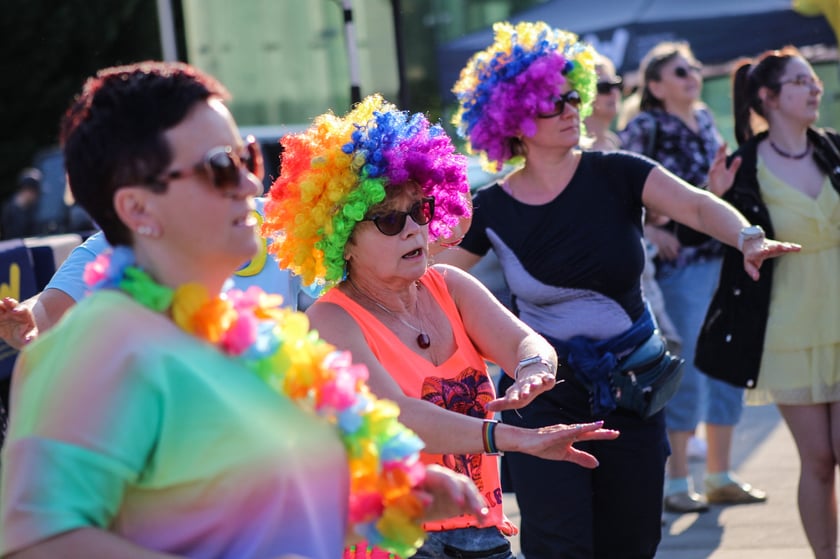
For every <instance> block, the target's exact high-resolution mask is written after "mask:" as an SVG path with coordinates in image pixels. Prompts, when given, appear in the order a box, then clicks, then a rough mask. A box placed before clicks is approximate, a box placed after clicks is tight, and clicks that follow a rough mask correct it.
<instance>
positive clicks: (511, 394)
mask: <svg viewBox="0 0 840 559" xmlns="http://www.w3.org/2000/svg"><path fill="white" fill-rule="evenodd" d="M560 382H563V381H562V380H561V381H560ZM555 384H557V379H556V376H555V374H554V373H553V372H550V371H540V370H537V371H535V372H533V373H532V374H522V375H520V377H519V378H518V379H517V380H516V381H515V382H514V383H513V384H512V385H511V386H510V387H509V388H508V389H507V392H505V395H504V396H501V397H500V398H496V399H495V400H491V401H489V402H487V404H486V405H485V407H486V408H487V410H488V411H492V412H496V411H504V410H517V409H520V408H524V407H525V406H527V405H528V404H530V403H531V402H533V401H534V398H536V397H537V396H539V395H540V394H542V393H543V392H548V391H549V390H551V389H552V388H554V385H555Z"/></svg>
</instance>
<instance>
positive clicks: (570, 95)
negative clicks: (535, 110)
mask: <svg viewBox="0 0 840 559" xmlns="http://www.w3.org/2000/svg"><path fill="white" fill-rule="evenodd" d="M580 102H581V99H580V93H578V92H577V91H575V90H574V89H572V90H571V91H567V92H566V93H564V94H563V95H561V96H560V97H558V98H557V99H556V100H555V101H554V110H553V111H552V112H550V113H543V114H537V118H552V117H555V116H557V115H560V114H563V111H565V110H566V103H568V104H569V105H571V106H572V107H574V108H575V109H578V108H580Z"/></svg>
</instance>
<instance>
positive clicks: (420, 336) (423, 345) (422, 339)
mask: <svg viewBox="0 0 840 559" xmlns="http://www.w3.org/2000/svg"><path fill="white" fill-rule="evenodd" d="M347 281H349V282H350V285H352V286H353V290H354V291H356V293H358V294H359V295H361V296H362V297H364V298H365V299H367V300H368V301H370V302H371V303H373V304H374V305H376V306H377V307H379V308H380V309H382V310H383V311H385V312H386V313H388V314H389V315H391V316H393V317H394V318H396V319H397V320H399V321H400V322H402V323H403V324H404V325H405V326H407V327H409V328H411V329H412V330H414V331H415V332H417V338H416V339H415V341H416V342H417V345H418V346H420V349H428V348H429V346H430V345H432V340H431V338H429V335H428V334H427V333H425V332H424V331H423V330H421V329H419V328H417V327H416V326H414V325H412V324H410V323H408V322H406V321H405V320H403V319H402V317H401V316H399V315H398V314H396V313H395V312H394V311H392V310H391V309H389V308H388V307H386V306H385V305H383V304H382V303H380V302H379V301H377V300H376V299H374V298H373V297H371V296H370V295H368V294H367V293H365V292H364V291H362V290H361V289H359V288H358V287H356V284H355V282H354V281H353V279H352V278H351V277H350V276H347Z"/></svg>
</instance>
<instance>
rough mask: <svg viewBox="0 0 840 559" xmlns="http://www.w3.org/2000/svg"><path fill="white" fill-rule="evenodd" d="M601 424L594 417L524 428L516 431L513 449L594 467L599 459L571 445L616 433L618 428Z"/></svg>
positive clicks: (602, 438)
mask: <svg viewBox="0 0 840 559" xmlns="http://www.w3.org/2000/svg"><path fill="white" fill-rule="evenodd" d="M603 426H604V422H603V421H596V422H594V423H577V424H575V425H564V424H562V423H558V424H557V425H549V426H548V427H540V428H539V429H523V430H522V432H520V433H517V447H518V448H517V449H516V450H517V451H518V452H524V453H527V454H531V455H533V456H538V457H539V458H544V459H546V460H564V461H566V462H572V463H574V464H577V465H579V466H583V467H584V468H595V467H597V466H598V459H597V458H595V457H594V456H592V455H591V454H589V453H588V452H584V451H582V450H578V449H577V448H575V447H574V446H572V445H573V444H574V443H576V442H580V441H608V440H613V439H615V438H617V437H618V435H619V432H618V431H614V430H612V429H604V428H603Z"/></svg>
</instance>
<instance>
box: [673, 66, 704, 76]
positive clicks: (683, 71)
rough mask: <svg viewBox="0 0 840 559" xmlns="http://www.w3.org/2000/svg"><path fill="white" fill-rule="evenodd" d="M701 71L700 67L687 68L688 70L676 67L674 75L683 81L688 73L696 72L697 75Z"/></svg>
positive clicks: (683, 67)
mask: <svg viewBox="0 0 840 559" xmlns="http://www.w3.org/2000/svg"><path fill="white" fill-rule="evenodd" d="M702 71H703V69H702V68H701V67H700V66H689V67H688V68H686V67H685V66H677V67H676V68H674V75H675V76H677V77H678V78H680V79H685V78H687V77H688V73H689V72H697V73H698V74H699V73H700V72H702Z"/></svg>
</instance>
